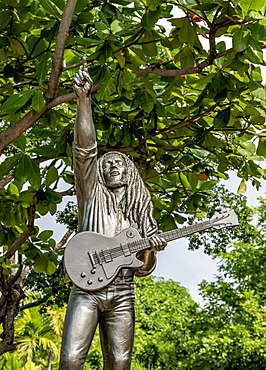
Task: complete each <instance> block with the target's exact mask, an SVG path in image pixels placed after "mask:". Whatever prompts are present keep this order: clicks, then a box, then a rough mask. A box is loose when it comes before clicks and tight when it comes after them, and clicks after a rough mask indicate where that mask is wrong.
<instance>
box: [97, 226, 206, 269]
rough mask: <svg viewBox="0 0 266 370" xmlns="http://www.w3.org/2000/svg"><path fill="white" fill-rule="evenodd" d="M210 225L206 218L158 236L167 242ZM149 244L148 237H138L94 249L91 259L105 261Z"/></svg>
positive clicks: (136, 251)
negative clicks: (133, 239) (100, 248)
mask: <svg viewBox="0 0 266 370" xmlns="http://www.w3.org/2000/svg"><path fill="white" fill-rule="evenodd" d="M211 227H212V223H211V221H210V220H208V221H203V222H199V223H197V224H195V225H189V226H184V227H182V228H181V229H176V230H171V231H166V232H164V233H161V234H160V236H161V237H162V238H163V239H165V240H166V241H167V242H169V241H172V240H176V239H179V238H183V237H184V236H188V235H191V234H194V233H196V232H199V231H203V230H206V229H209V228H211ZM150 246H151V245H150V242H149V238H144V239H138V240H135V241H133V242H129V243H126V244H121V245H119V246H117V247H115V248H111V249H106V250H101V251H96V252H94V253H92V259H93V260H94V262H95V264H102V263H107V262H110V261H112V260H113V259H115V258H117V257H120V256H126V255H130V254H135V253H138V252H140V251H142V250H145V249H148V248H150Z"/></svg>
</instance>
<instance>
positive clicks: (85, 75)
mask: <svg viewBox="0 0 266 370" xmlns="http://www.w3.org/2000/svg"><path fill="white" fill-rule="evenodd" d="M83 74H84V77H85V78H86V80H87V81H89V83H90V84H91V85H92V83H93V82H92V79H91V76H90V75H89V73H88V72H85V71H83Z"/></svg>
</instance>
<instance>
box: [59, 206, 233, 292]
mask: <svg viewBox="0 0 266 370" xmlns="http://www.w3.org/2000/svg"><path fill="white" fill-rule="evenodd" d="M237 225H238V220H237V216H236V214H235V212H234V211H228V212H225V213H222V214H216V215H214V216H213V217H212V218H211V219H210V220H207V221H203V222H199V223H197V224H194V225H189V226H184V227H182V228H180V229H175V230H171V231H167V232H163V233H161V234H160V236H161V237H162V238H164V239H165V240H166V241H167V242H169V241H171V240H175V239H178V238H182V237H184V236H188V235H191V234H194V233H196V232H199V231H203V230H207V229H210V228H214V229H222V228H224V227H229V226H237ZM150 247H151V245H150V242H149V238H146V239H143V238H141V236H140V234H139V232H138V231H137V230H136V229H134V228H128V229H125V230H123V231H122V232H121V233H120V234H118V235H117V236H115V237H108V236H105V235H102V234H98V233H96V232H92V231H82V232H80V233H78V234H76V235H75V236H74V237H73V238H72V239H71V240H70V241H69V243H68V244H67V246H66V249H65V255H64V264H65V268H66V272H67V274H68V276H69V278H70V279H71V280H72V281H73V283H74V284H75V285H77V286H78V287H79V288H81V289H83V290H85V291H95V290H100V289H102V288H104V287H106V286H107V285H108V284H110V283H111V282H112V281H113V280H114V279H115V277H116V275H117V274H118V272H119V271H120V270H121V268H132V269H138V268H140V267H141V266H142V265H143V262H142V261H140V260H139V259H138V258H137V254H138V252H140V251H142V250H144V249H148V248H150Z"/></svg>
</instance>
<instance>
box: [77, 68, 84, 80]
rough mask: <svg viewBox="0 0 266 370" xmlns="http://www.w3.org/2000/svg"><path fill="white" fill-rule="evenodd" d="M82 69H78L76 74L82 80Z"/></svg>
mask: <svg viewBox="0 0 266 370" xmlns="http://www.w3.org/2000/svg"><path fill="white" fill-rule="evenodd" d="M83 73H84V72H83V71H82V70H81V69H80V70H79V71H78V76H79V78H80V79H81V81H83V80H84V75H83Z"/></svg>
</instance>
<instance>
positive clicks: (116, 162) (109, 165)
mask: <svg viewBox="0 0 266 370" xmlns="http://www.w3.org/2000/svg"><path fill="white" fill-rule="evenodd" d="M102 166H103V175H104V180H105V183H106V186H107V187H108V188H118V187H120V186H124V185H126V163H125V161H124V158H123V157H121V156H120V155H119V154H113V155H112V154H110V155H108V156H107V157H106V158H105V159H104V160H103V163H102Z"/></svg>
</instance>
